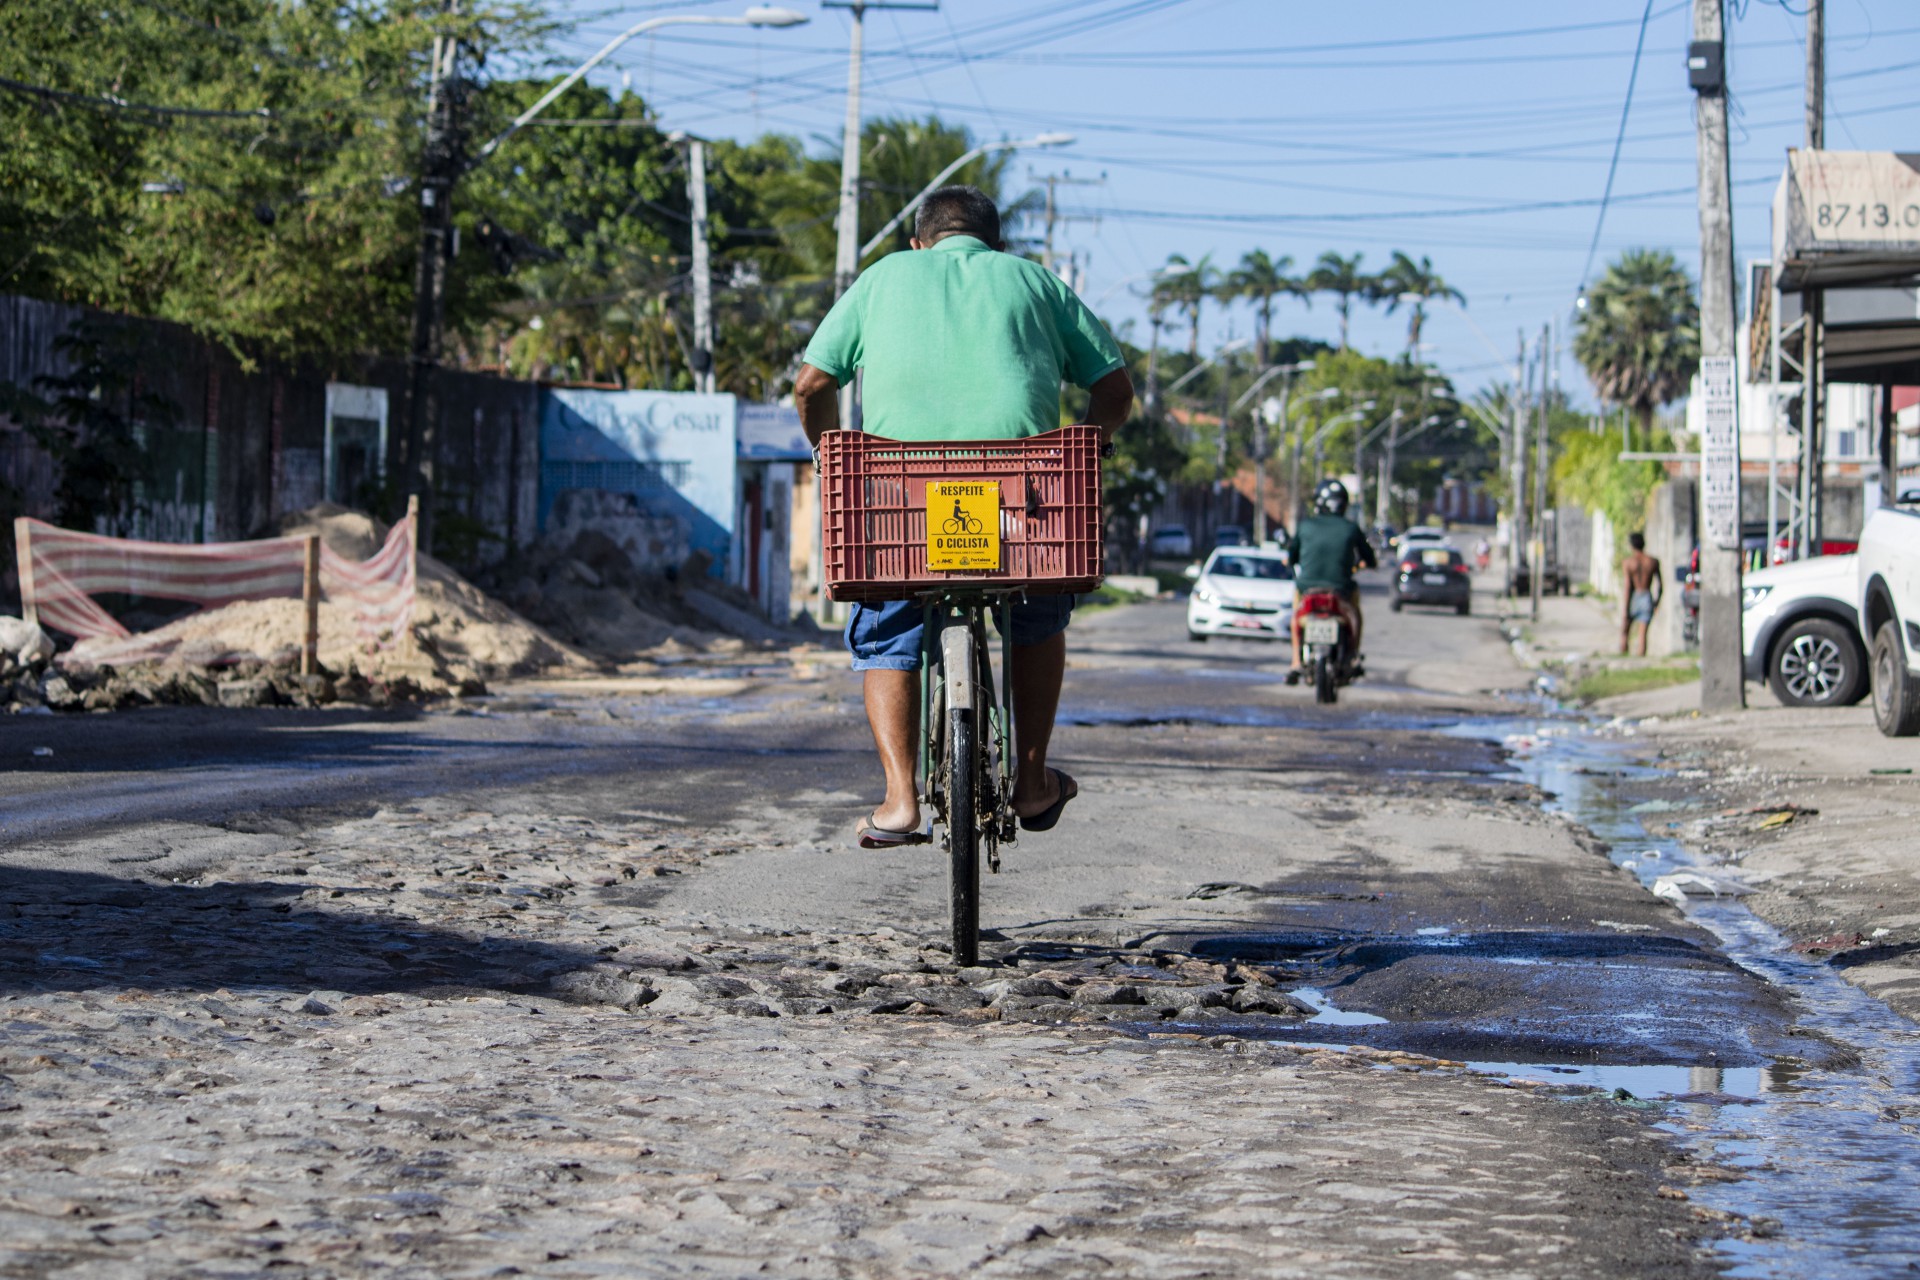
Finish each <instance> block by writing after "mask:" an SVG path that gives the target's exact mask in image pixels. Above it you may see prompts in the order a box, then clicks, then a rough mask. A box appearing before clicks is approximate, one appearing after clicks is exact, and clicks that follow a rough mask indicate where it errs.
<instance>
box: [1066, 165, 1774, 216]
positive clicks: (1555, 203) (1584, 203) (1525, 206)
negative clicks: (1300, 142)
mask: <svg viewBox="0 0 1920 1280" xmlns="http://www.w3.org/2000/svg"><path fill="white" fill-rule="evenodd" d="M1777 181H1778V179H1777V178H1774V177H1771V176H1768V177H1762V178H1748V179H1746V180H1745V181H1744V182H1739V183H1736V184H1734V185H1736V186H1749V187H1751V186H1758V185H1760V184H1762V183H1772V182H1777ZM1693 191H1694V188H1692V187H1668V188H1665V189H1663V190H1659V191H1636V192H1634V193H1632V194H1631V195H1624V196H1616V197H1614V198H1615V199H1616V200H1617V201H1619V202H1622V203H1625V202H1628V201H1633V202H1639V201H1644V200H1662V199H1666V198H1669V197H1672V196H1685V195H1691V194H1693ZM1598 203H1599V201H1598V200H1596V199H1594V198H1592V197H1579V198H1575V199H1569V200H1525V201H1518V202H1515V203H1511V204H1500V205H1487V206H1483V207H1481V208H1475V209H1405V210H1400V211H1398V212H1393V213H1387V212H1381V211H1379V210H1348V211H1346V212H1340V213H1218V212H1211V211H1207V210H1191V211H1188V210H1179V209H1098V210H1085V211H1082V212H1081V213H1079V214H1078V215H1076V216H1083V217H1084V216H1088V215H1089V214H1098V215H1103V216H1106V217H1114V218H1142V219H1146V220H1148V221H1182V222H1200V223H1223V224H1234V225H1248V226H1261V225H1268V224H1288V225H1292V224H1297V223H1316V222H1332V223H1344V222H1397V221H1406V220H1425V219H1429V218H1474V217H1486V216H1489V215H1497V214H1509V213H1537V212H1540V211H1542V210H1546V209H1582V208H1592V207H1593V206H1594V205H1596V204H1598Z"/></svg>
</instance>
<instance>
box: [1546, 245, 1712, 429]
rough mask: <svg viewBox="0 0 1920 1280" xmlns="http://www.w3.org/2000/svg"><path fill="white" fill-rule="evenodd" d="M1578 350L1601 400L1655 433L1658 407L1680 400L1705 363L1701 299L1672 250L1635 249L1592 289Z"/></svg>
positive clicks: (1576, 338)
mask: <svg viewBox="0 0 1920 1280" xmlns="http://www.w3.org/2000/svg"><path fill="white" fill-rule="evenodd" d="M1573 354H1574V356H1575V357H1576V358H1577V359H1578V360H1579V361H1580V363H1581V364H1582V365H1584V366H1585V367H1586V370H1587V377H1589V378H1590V379H1592V380H1593V389H1594V390H1595V391H1597V392H1598V393H1599V394H1600V397H1601V399H1603V400H1608V401H1611V402H1612V403H1614V404H1617V405H1620V406H1622V407H1624V408H1626V409H1627V410H1628V411H1629V412H1631V413H1632V414H1633V416H1634V419H1635V420H1636V421H1637V422H1638V423H1639V424H1640V435H1641V439H1643V440H1650V439H1651V438H1652V435H1653V413H1654V410H1656V409H1658V408H1659V407H1660V406H1661V405H1663V404H1669V403H1671V402H1672V401H1674V400H1676V399H1678V398H1679V397H1680V396H1681V395H1682V394H1683V393H1685V391H1686V389H1687V385H1688V383H1690V382H1691V381H1692V379H1693V374H1694V371H1695V370H1696V369H1698V368H1699V367H1700V304H1699V302H1698V301H1697V300H1696V299H1695V297H1694V292H1693V281H1692V280H1691V279H1690V278H1689V277H1688V276H1687V273H1686V271H1685V270H1684V269H1683V268H1682V267H1681V266H1680V264H1679V263H1678V262H1677V261H1675V260H1674V256H1673V255H1672V254H1671V253H1669V252H1667V251H1666V250H1665V249H1629V250H1627V251H1626V252H1625V253H1623V254H1621V255H1620V257H1619V259H1618V260H1617V261H1615V262H1614V264H1613V265H1612V266H1610V267H1608V268H1607V273H1606V274H1605V275H1604V276H1602V277H1601V278H1600V283H1599V284H1597V285H1595V286H1594V287H1593V288H1592V289H1591V290H1589V291H1588V293H1587V296H1586V300H1585V303H1584V305H1583V307H1582V309H1581V312H1580V319H1579V331H1578V332H1577V333H1575V334H1574V338H1573Z"/></svg>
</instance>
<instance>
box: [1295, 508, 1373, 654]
mask: <svg viewBox="0 0 1920 1280" xmlns="http://www.w3.org/2000/svg"><path fill="white" fill-rule="evenodd" d="M1287 560H1288V562H1289V563H1290V564H1292V565H1293V599H1294V605H1295V607H1294V611H1293V669H1292V670H1291V671H1289V672H1287V683H1288V684H1298V683H1299V682H1300V678H1301V675H1302V671H1301V667H1300V634H1301V632H1302V630H1304V628H1305V623H1306V617H1305V615H1304V614H1302V613H1301V612H1300V609H1299V601H1300V598H1301V597H1302V596H1304V595H1306V594H1307V593H1308V592H1309V591H1331V592H1332V593H1333V594H1335V595H1336V596H1338V597H1340V600H1341V603H1342V604H1344V605H1345V606H1346V611H1347V621H1348V622H1349V624H1350V625H1351V626H1352V627H1353V651H1354V653H1355V654H1356V655H1357V654H1358V653H1359V652H1360V627H1361V617H1360V584H1359V583H1358V582H1357V581H1355V580H1354V576H1353V573H1354V570H1355V569H1356V568H1366V569H1371V568H1373V567H1374V566H1375V565H1376V564H1377V563H1378V561H1376V560H1375V559H1374V556H1373V544H1372V543H1370V542H1368V541H1367V535H1366V534H1364V533H1362V532H1361V531H1360V526H1359V525H1357V524H1355V523H1354V522H1353V521H1351V520H1349V519H1347V486H1345V485H1344V484H1341V483H1340V482H1339V481H1338V480H1322V481H1321V482H1320V483H1319V485H1318V486H1316V487H1315V488H1314V491H1313V514H1312V515H1310V516H1308V517H1307V518H1306V519H1304V520H1302V521H1301V522H1300V527H1299V528H1297V529H1295V530H1294V531H1293V536H1292V537H1290V538H1288V539H1287Z"/></svg>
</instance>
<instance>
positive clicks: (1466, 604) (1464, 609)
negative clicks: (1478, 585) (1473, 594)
mask: <svg viewBox="0 0 1920 1280" xmlns="http://www.w3.org/2000/svg"><path fill="white" fill-rule="evenodd" d="M1472 608H1473V602H1472V601H1471V600H1462V601H1461V602H1460V603H1459V604H1457V605H1455V606H1453V611H1454V612H1455V613H1457V614H1459V615H1460V616H1461V617H1463V618H1464V617H1466V616H1467V614H1468V612H1469V611H1470V610H1471V609H1472Z"/></svg>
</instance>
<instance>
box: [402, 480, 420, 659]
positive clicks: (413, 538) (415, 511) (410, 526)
mask: <svg viewBox="0 0 1920 1280" xmlns="http://www.w3.org/2000/svg"><path fill="white" fill-rule="evenodd" d="M407 570H408V575H409V577H411V579H412V586H413V593H414V598H415V601H416V603H417V602H418V599H419V595H420V495H419V494H417V493H415V494H410V495H408V497H407ZM405 630H406V635H405V636H404V637H403V638H402V641H401V643H402V644H403V645H404V646H405V648H404V649H403V650H402V652H403V653H405V654H406V656H407V657H409V658H412V657H416V656H418V651H417V649H416V647H415V645H414V643H413V611H412V610H408V612H407V625H406V628H405Z"/></svg>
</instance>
